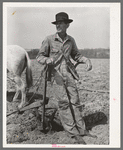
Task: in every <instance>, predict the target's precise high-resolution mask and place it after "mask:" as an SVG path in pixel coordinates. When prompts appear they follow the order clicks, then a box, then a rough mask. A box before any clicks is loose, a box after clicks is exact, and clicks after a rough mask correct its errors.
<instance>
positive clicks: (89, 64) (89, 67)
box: [85, 59, 92, 71]
mask: <svg viewBox="0 0 123 150" xmlns="http://www.w3.org/2000/svg"><path fill="white" fill-rule="evenodd" d="M85 63H86V70H87V71H90V70H91V69H92V64H91V61H90V59H87V60H86V62H85Z"/></svg>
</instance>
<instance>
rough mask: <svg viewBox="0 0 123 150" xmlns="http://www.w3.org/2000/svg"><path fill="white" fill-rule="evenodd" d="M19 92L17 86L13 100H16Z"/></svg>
mask: <svg viewBox="0 0 123 150" xmlns="http://www.w3.org/2000/svg"><path fill="white" fill-rule="evenodd" d="M19 94H20V90H19V89H18V87H17V89H16V93H15V95H14V98H13V102H15V101H17V98H18V96H19Z"/></svg>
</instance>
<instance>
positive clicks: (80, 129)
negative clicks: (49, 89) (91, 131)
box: [53, 70, 85, 137]
mask: <svg viewBox="0 0 123 150" xmlns="http://www.w3.org/2000/svg"><path fill="white" fill-rule="evenodd" d="M53 76H54V82H53V92H54V94H55V98H56V99H57V101H58V111H59V117H60V120H61V123H62V125H63V127H64V130H65V131H67V132H68V133H69V135H70V136H71V137H74V136H77V135H84V133H85V122H84V120H83V118H82V113H81V105H80V99H79V93H78V90H77V86H76V82H75V80H74V78H73V76H72V75H71V73H69V72H67V73H66V74H62V76H61V74H60V73H59V72H58V71H56V70H54V73H53Z"/></svg>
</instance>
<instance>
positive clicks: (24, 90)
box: [18, 79, 26, 109]
mask: <svg viewBox="0 0 123 150" xmlns="http://www.w3.org/2000/svg"><path fill="white" fill-rule="evenodd" d="M21 81H22V79H21ZM21 94H22V97H21V103H20V104H19V105H18V108H19V109H21V108H22V107H23V106H24V105H25V103H26V86H25V84H24V82H23V81H22V84H21Z"/></svg>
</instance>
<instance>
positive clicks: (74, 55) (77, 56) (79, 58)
mask: <svg viewBox="0 0 123 150" xmlns="http://www.w3.org/2000/svg"><path fill="white" fill-rule="evenodd" d="M71 57H72V59H73V60H75V61H76V62H82V63H85V62H86V60H87V58H86V57H84V56H83V55H82V54H81V53H80V52H79V50H78V48H77V45H76V42H75V40H74V39H72V51H71Z"/></svg>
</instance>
